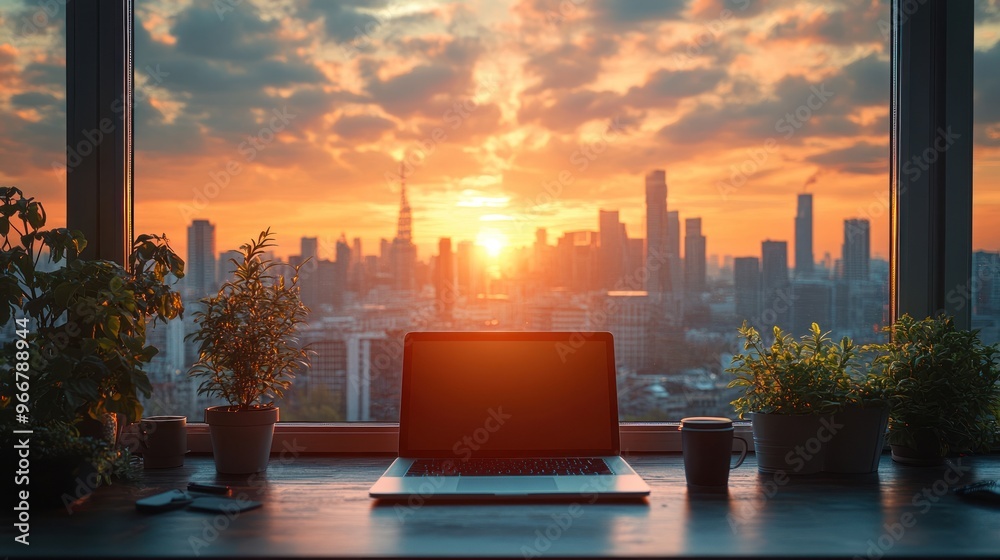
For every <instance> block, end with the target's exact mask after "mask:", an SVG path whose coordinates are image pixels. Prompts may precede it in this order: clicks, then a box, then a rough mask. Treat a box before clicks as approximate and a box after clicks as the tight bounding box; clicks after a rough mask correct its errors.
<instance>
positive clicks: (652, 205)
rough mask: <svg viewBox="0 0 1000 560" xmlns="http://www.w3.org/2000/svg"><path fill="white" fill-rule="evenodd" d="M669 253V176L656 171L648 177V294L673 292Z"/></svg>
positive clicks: (664, 172)
mask: <svg viewBox="0 0 1000 560" xmlns="http://www.w3.org/2000/svg"><path fill="white" fill-rule="evenodd" d="M668 252H669V251H668V249H667V173H666V171H664V170H662V169H656V170H653V171H650V172H649V173H648V174H646V271H647V276H646V277H647V280H646V291H648V292H650V293H663V292H668V291H670V283H669V279H670V263H669V261H668V260H667V254H668Z"/></svg>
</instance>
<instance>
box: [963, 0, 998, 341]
mask: <svg viewBox="0 0 1000 560" xmlns="http://www.w3.org/2000/svg"><path fill="white" fill-rule="evenodd" d="M975 29H976V31H975V54H974V55H973V56H974V67H973V84H974V95H975V98H974V103H975V104H974V106H973V115H974V121H973V127H974V128H973V135H974V136H973V137H974V141H975V146H974V151H973V158H974V159H973V164H972V175H973V185H974V190H973V196H974V204H973V207H972V208H973V214H972V220H973V223H972V226H973V229H972V247H973V253H972V280H971V283H970V288H969V289H967V290H958V293H957V296H958V297H959V298H963V299H964V298H967V299H969V300H971V307H972V326H973V328H977V329H981V330H980V336H981V337H982V338H983V340H984V341H985V342H987V343H991V344H992V343H995V342H1000V231H998V230H997V228H996V226H995V224H997V223H998V219H1000V111H998V110H997V103H996V100H997V99H998V98H1000V80H998V79H997V77H996V72H993V71H991V69H993V68H997V67H998V65H1000V5H998V3H997V2H996V1H984V0H980V1H977V2H976V28H975Z"/></svg>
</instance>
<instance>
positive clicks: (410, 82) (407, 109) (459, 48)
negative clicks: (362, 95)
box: [361, 38, 482, 117]
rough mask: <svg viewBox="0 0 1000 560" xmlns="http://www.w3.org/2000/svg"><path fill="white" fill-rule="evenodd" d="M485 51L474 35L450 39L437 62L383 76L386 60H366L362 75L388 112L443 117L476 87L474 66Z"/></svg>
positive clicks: (369, 92) (399, 114) (373, 94)
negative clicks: (379, 61)
mask: <svg viewBox="0 0 1000 560" xmlns="http://www.w3.org/2000/svg"><path fill="white" fill-rule="evenodd" d="M481 52H482V47H481V46H480V44H479V42H478V41H477V40H475V39H472V38H455V39H453V40H450V41H448V42H447V43H446V45H445V46H444V48H443V49H442V51H441V53H440V54H439V55H438V56H437V57H435V59H434V61H433V62H424V63H421V64H418V65H416V66H414V67H412V68H410V69H409V70H407V71H404V72H401V73H398V74H395V75H393V76H391V77H388V78H385V79H383V78H381V77H379V71H380V69H381V67H382V64H380V63H378V62H376V61H373V60H366V61H364V62H363V64H362V70H361V73H362V76H363V78H364V79H365V80H366V86H365V91H366V93H368V94H369V95H370V96H371V99H372V101H374V102H376V103H378V104H379V105H381V106H382V107H383V108H384V109H385V110H386V111H387V112H389V113H391V114H393V115H395V116H398V117H408V116H412V115H415V114H422V115H428V116H436V117H440V116H441V115H442V114H443V113H444V112H445V111H446V110H447V109H448V107H449V106H451V105H452V104H454V103H455V102H459V101H462V100H464V99H467V98H469V97H471V96H472V95H473V94H474V91H475V83H474V81H473V79H472V69H473V67H474V66H475V63H476V61H477V60H478V58H479V55H480V53H481Z"/></svg>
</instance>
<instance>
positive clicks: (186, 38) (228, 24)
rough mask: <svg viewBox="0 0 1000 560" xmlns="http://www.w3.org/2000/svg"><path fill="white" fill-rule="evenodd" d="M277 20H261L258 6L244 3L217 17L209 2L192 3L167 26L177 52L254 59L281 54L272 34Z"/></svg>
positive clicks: (242, 60) (235, 59)
mask: <svg viewBox="0 0 1000 560" xmlns="http://www.w3.org/2000/svg"><path fill="white" fill-rule="evenodd" d="M278 29H279V23H278V22H276V21H264V20H262V19H261V18H260V17H259V14H258V13H257V9H256V8H255V7H254V6H253V5H252V4H250V3H244V5H241V6H239V8H238V9H234V10H231V11H229V12H226V14H225V17H223V18H220V17H219V14H218V13H216V10H215V8H213V7H212V5H210V4H208V3H205V4H197V3H196V4H193V5H191V6H190V7H189V8H188V9H186V10H184V11H183V12H181V13H180V14H179V15H178V16H177V18H176V19H175V20H174V23H173V25H172V26H171V28H170V33H171V35H173V36H174V38H175V39H176V40H177V50H178V52H181V53H184V54H189V55H192V56H196V57H201V58H204V59H209V60H226V61H232V62H243V63H246V62H255V61H258V60H261V59H265V58H269V57H272V56H276V55H279V54H282V46H283V45H282V44H281V43H280V42H279V41H278V40H277V38H276V37H275V35H276V32H277V31H278Z"/></svg>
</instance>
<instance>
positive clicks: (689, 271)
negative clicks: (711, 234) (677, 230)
mask: <svg viewBox="0 0 1000 560" xmlns="http://www.w3.org/2000/svg"><path fill="white" fill-rule="evenodd" d="M684 290H685V291H686V292H687V293H689V294H700V293H702V292H704V291H705V290H706V285H705V236H704V235H702V234H701V218H688V219H686V220H684Z"/></svg>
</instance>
